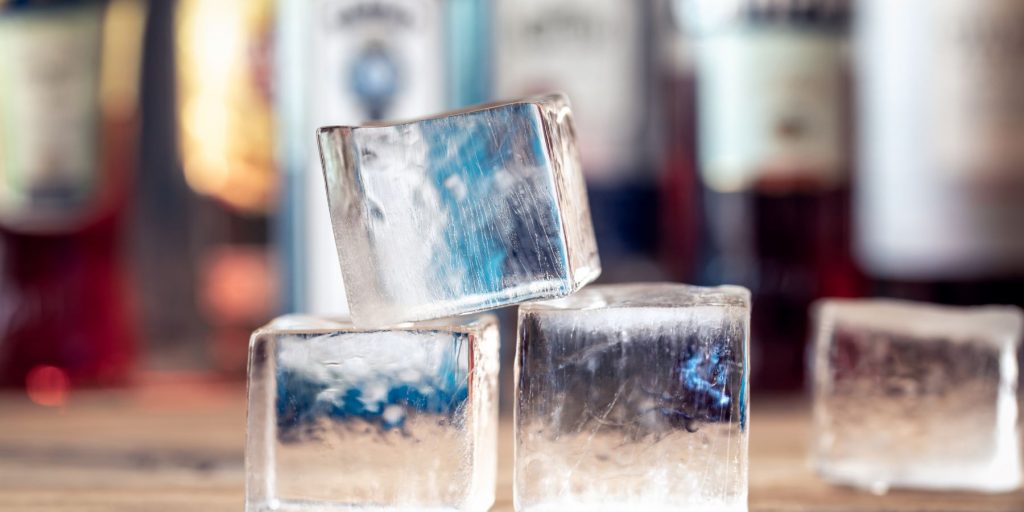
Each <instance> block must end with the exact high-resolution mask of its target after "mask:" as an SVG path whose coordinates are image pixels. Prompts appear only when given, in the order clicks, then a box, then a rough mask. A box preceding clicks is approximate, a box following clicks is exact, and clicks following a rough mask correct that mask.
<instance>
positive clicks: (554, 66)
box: [494, 0, 646, 183]
mask: <svg viewBox="0 0 1024 512" xmlns="http://www.w3.org/2000/svg"><path fill="white" fill-rule="evenodd" d="M642 4H643V2H631V1H626V2H624V1H622V0H560V1H558V2H551V1H548V0H500V1H499V2H497V6H496V9H497V19H498V20H499V21H500V25H498V26H497V28H496V29H497V35H496V42H495V51H496V55H495V67H494V72H495V80H496V89H497V93H498V96H500V97H503V98H512V97H519V96H526V95H531V94H537V93H547V92H553V91H560V92H564V93H566V94H567V95H568V96H569V99H570V101H571V102H572V107H573V115H574V117H575V119H576V129H577V138H578V141H579V145H580V156H581V158H582V159H583V169H584V172H585V173H586V175H587V178H588V180H589V181H590V182H592V183H594V182H598V183H600V182H612V183H614V182H617V181H620V180H623V179H627V178H628V177H629V176H624V175H623V173H629V172H635V171H636V169H635V168H636V164H637V162H638V160H639V159H640V158H641V156H642V151H643V149H644V148H643V144H644V142H643V140H642V135H641V131H642V129H643V127H644V125H643V122H644V119H645V118H646V112H645V108H646V105H645V99H644V98H645V92H646V91H645V90H644V88H645V87H646V82H645V77H644V74H645V72H646V69H645V63H644V44H643V42H644V34H643V30H642V29H643V24H644V21H645V20H644V17H643V11H642V9H641V8H640V7H639V6H640V5H642Z"/></svg>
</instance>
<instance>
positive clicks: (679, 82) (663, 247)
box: [655, 0, 701, 283]
mask: <svg viewBox="0 0 1024 512" xmlns="http://www.w3.org/2000/svg"><path fill="white" fill-rule="evenodd" d="M655 6H656V11H655V14H656V15H655V19H656V25H655V28H656V31H657V39H656V40H657V47H656V48H657V50H656V51H657V60H656V69H657V71H656V77H657V78H656V80H657V84H658V91H657V93H658V96H657V98H658V102H659V103H658V104H659V105H660V108H658V109H657V111H656V112H655V116H656V117H655V118H656V121H657V122H658V123H659V126H660V127H661V129H660V136H661V140H662V148H661V152H660V155H661V162H660V163H661V176H660V180H659V184H658V189H659V214H660V219H659V220H660V222H659V236H658V242H659V243H658V251H659V253H660V256H661V260H662V265H663V267H664V268H665V271H666V273H667V274H668V275H669V277H671V278H672V279H674V280H676V281H682V282H687V283H692V282H696V281H698V275H697V270H698V267H697V263H698V261H700V258H699V250H700V244H699V241H700V239H699V235H700V194H701V192H700V183H699V179H698V177H697V82H696V80H697V79H696V73H695V69H694V67H695V62H694V60H695V56H694V50H695V46H694V44H693V43H694V41H693V40H692V39H691V37H690V35H691V34H690V32H689V31H688V30H687V27H686V25H685V22H686V20H685V16H684V14H685V12H684V10H683V7H684V3H683V2H679V1H676V0H661V1H659V2H656V3H655Z"/></svg>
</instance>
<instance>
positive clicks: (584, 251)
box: [318, 95, 601, 326]
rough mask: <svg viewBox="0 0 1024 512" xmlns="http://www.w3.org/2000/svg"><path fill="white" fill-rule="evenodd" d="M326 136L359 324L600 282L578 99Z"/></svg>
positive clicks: (327, 172) (327, 173) (335, 217)
mask: <svg viewBox="0 0 1024 512" xmlns="http://www.w3.org/2000/svg"><path fill="white" fill-rule="evenodd" d="M318 138H319V143H320V152H321V156H322V159H323V167H324V177H325V179H326V183H327V197H328V202H329V204H330V211H331V222H332V225H333V227H334V235H335V242H336V243H337V247H338V256H339V259H340V261H341V268H342V274H343V277H344V280H345V285H346V293H347V295H348V302H349V308H350V311H351V314H352V318H353V320H354V322H355V323H356V324H357V325H368V326H383V325H391V324H394V323H398V322H404V321H411V320H422V319H428V318H436V317H441V316H447V315H454V314H461V313H467V312H473V311H480V310H484V309H489V308H494V307H498V306H504V305H509V304H514V303H517V302H521V301H524V300H529V299H536V298H551V297H558V296H563V295H567V294H570V293H572V292H574V291H576V290H578V289H579V288H580V287H582V286H583V285H585V284H586V283H588V282H590V281H593V280H594V279H595V278H596V277H597V276H598V274H599V273H600V270H601V269H600V262H599V261H598V256H597V248H596V244H595V241H594V233H593V228H592V226H591V222H590V210H589V207H588V206H587V197H586V192H585V188H584V184H583V177H582V174H581V172H580V165H579V157H578V154H577V151H576V145H575V140H574V134H573V126H572V115H571V113H570V111H569V104H568V101H567V100H566V98H565V97H564V96H561V95H552V96H546V97H543V98H536V99H531V100H525V101H519V102H512V103H502V104H495V105H490V106H484V107H480V108H477V109H475V110H465V111H460V112H455V113H450V114H448V115H441V116H439V117H434V118H429V119H423V120H419V121H412V122H405V123H399V124H393V125H376V126H365V127H358V128H353V127H341V126H338V127H329V128H321V129H320V130H319V132H318Z"/></svg>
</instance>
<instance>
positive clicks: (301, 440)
mask: <svg viewBox="0 0 1024 512" xmlns="http://www.w3.org/2000/svg"><path fill="white" fill-rule="evenodd" d="M497 374H498V334H497V323H496V321H495V319H494V318H493V317H492V316H490V315H483V316H477V317H463V318H455V319H446V320H438V321H433V322H420V323H416V324H406V325H404V326H401V328H395V329H391V330H360V329H356V328H354V327H353V326H352V325H351V324H349V323H347V322H336V321H331V320H322V319H316V318H311V317H299V316H286V317H281V318H279V319H277V320H275V321H274V322H272V323H271V324H270V325H268V326H267V327H264V328H262V329H260V330H258V331H256V332H255V333H254V334H253V337H252V342H251V344H250V358H249V410H248V434H247V441H246V473H247V475H248V476H247V478H248V479H247V481H246V510H247V511H249V512H255V511H264V510H285V511H314V510H316V511H321V510H409V511H412V510H417V511H419V510H458V511H484V510H487V509H488V508H489V507H490V505H491V504H492V503H493V501H494V485H495V473H496V467H497V461H496V457H497V454H496V453H497V452H496V450H497V413H498V404H497V398H498V396H497Z"/></svg>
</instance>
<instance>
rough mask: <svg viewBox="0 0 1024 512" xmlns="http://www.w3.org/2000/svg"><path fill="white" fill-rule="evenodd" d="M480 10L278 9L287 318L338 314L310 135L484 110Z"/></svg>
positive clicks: (387, 3) (294, 5)
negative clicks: (476, 107)
mask: <svg viewBox="0 0 1024 512" xmlns="http://www.w3.org/2000/svg"><path fill="white" fill-rule="evenodd" d="M487 6H488V3H487V2H486V1H484V0H429V1H425V0H294V1H288V2H281V4H280V23H279V25H278V29H279V35H280V39H279V44H278V58H279V60H278V62H279V65H280V67H279V70H278V77H279V81H278V83H279V85H280V97H279V102H278V106H279V109H280V112H281V113H282V116H281V117H282V120H283V125H282V127H281V132H282V134H283V138H282V142H283V150H282V159H283V162H284V165H283V166H284V168H285V169H286V170H287V174H286V182H285V186H286V196H285V206H284V209H283V212H282V216H281V223H280V233H281V236H282V247H283V249H284V250H285V258H284V259H285V261H286V262H287V263H286V267H287V269H288V270H287V274H286V276H285V283H286V301H285V308H286V309H287V310H290V311H302V312H307V313H318V314H336V315H340V314H345V313H347V311H348V304H347V302H346V299H345V291H344V287H343V286H342V278H341V271H340V267H339V265H338V253H337V249H336V246H335V243H334V234H333V232H332V230H331V226H330V216H329V214H328V212H327V196H326V194H325V193H324V181H323V175H322V171H321V169H320V157H319V154H318V152H317V148H316V139H315V137H314V134H315V131H316V129H317V127H320V126H326V125H339V124H342V125H344V124H349V125H356V124H360V123H363V122H365V121H374V120H383V119H408V118H413V117H420V116H425V115H429V114H434V113H437V112H440V111H443V110H446V109H449V108H455V107H460V106H464V105H469V104H473V103H479V102H482V101H486V100H487V92H488V86H489V82H488V76H489V72H488V68H487V60H486V58H487V52H488V48H489V47H488V40H487V33H488V30H487V27H488V11H487Z"/></svg>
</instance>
